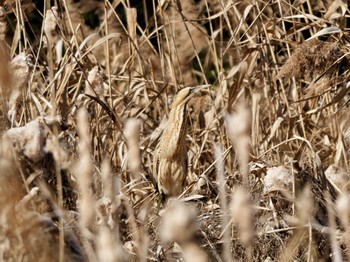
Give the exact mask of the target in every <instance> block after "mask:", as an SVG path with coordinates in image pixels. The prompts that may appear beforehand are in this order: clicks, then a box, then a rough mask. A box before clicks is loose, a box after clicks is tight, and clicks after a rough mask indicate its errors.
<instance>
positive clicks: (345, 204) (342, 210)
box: [336, 194, 350, 259]
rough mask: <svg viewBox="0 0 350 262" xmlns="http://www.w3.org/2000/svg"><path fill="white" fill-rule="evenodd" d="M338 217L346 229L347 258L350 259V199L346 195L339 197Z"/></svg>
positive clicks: (344, 236)
mask: <svg viewBox="0 0 350 262" xmlns="http://www.w3.org/2000/svg"><path fill="white" fill-rule="evenodd" d="M336 210H337V213H338V216H339V218H340V220H341V222H342V224H343V226H344V228H345V230H344V233H343V241H344V243H345V245H346V246H347V257H348V259H350V198H349V196H348V195H346V194H342V195H340V196H339V198H338V199H337V202H336Z"/></svg>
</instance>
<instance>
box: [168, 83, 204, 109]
mask: <svg viewBox="0 0 350 262" xmlns="http://www.w3.org/2000/svg"><path fill="white" fill-rule="evenodd" d="M209 86H210V85H201V86H195V87H185V88H182V89H181V90H180V91H179V92H178V93H177V94H176V96H175V99H174V102H173V107H174V106H175V107H177V106H182V105H184V104H186V103H187V102H188V101H189V100H190V99H191V98H192V97H193V96H194V95H195V94H198V93H199V92H200V91H203V90H204V88H206V87H209Z"/></svg>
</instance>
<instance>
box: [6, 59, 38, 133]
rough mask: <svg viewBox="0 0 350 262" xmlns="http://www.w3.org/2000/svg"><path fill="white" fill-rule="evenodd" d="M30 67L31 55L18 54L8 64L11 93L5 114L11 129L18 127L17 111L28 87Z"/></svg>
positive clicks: (31, 65)
mask: <svg viewBox="0 0 350 262" xmlns="http://www.w3.org/2000/svg"><path fill="white" fill-rule="evenodd" d="M32 67H33V64H32V55H26V54H25V53H20V54H19V55H17V56H16V57H15V58H13V59H12V61H11V63H10V70H11V90H12V91H11V95H10V99H9V103H8V107H9V110H8V112H7V117H8V119H9V120H10V122H11V126H12V127H13V126H17V125H18V124H17V121H16V117H17V111H18V109H19V106H20V104H21V102H22V101H21V100H22V98H23V95H24V93H25V89H26V87H27V85H28V81H29V75H30V70H31V68H32Z"/></svg>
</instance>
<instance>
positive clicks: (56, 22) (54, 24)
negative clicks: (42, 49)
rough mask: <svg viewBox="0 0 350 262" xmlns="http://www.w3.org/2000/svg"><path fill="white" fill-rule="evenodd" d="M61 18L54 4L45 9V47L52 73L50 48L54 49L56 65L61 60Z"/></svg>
mask: <svg viewBox="0 0 350 262" xmlns="http://www.w3.org/2000/svg"><path fill="white" fill-rule="evenodd" d="M61 23H62V19H61V16H60V13H59V10H58V8H57V7H56V6H53V7H52V8H51V9H49V10H47V11H46V16H45V21H44V32H45V35H46V39H47V49H48V54H47V56H48V58H49V61H48V62H49V67H50V68H49V70H50V72H51V74H53V62H52V59H50V58H52V57H53V55H52V50H53V48H54V47H55V49H56V64H57V65H58V64H59V63H60V62H61V60H62V40H61V37H60V27H62V24H61Z"/></svg>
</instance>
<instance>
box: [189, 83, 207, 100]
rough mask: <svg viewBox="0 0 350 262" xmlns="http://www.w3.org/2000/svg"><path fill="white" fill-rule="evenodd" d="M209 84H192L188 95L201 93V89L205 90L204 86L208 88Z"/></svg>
mask: <svg viewBox="0 0 350 262" xmlns="http://www.w3.org/2000/svg"><path fill="white" fill-rule="evenodd" d="M210 86H211V85H200V86H194V87H193V88H191V93H190V95H189V98H191V97H193V96H195V95H203V94H204V93H203V91H205V89H206V88H209V87H210Z"/></svg>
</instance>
